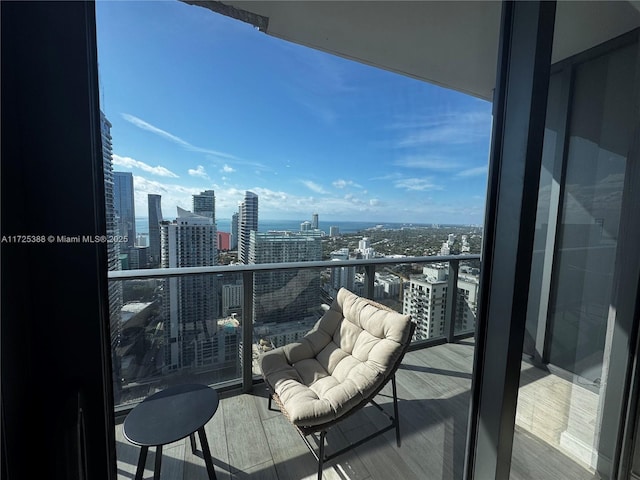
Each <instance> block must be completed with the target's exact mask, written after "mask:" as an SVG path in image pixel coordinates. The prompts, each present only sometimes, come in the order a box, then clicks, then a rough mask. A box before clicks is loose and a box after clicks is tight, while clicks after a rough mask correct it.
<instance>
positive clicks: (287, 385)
mask: <svg viewBox="0 0 640 480" xmlns="http://www.w3.org/2000/svg"><path fill="white" fill-rule="evenodd" d="M410 331H411V318H410V317H409V316H408V315H402V314H400V313H397V312H394V311H389V310H386V309H383V308H378V306H375V305H373V304H372V303H371V302H370V301H369V300H366V299H364V298H362V297H359V296H357V295H355V294H353V293H351V292H349V291H348V290H346V289H344V288H343V289H340V291H339V292H338V295H337V296H336V299H335V300H334V302H333V304H332V305H331V307H330V309H329V310H328V311H327V312H326V313H325V314H324V316H323V317H322V318H321V319H320V320H318V322H317V323H316V324H315V326H314V328H313V329H312V330H311V331H310V332H309V333H308V334H307V335H306V336H305V337H304V338H302V339H301V340H300V341H299V342H296V343H292V344H289V345H285V346H284V347H280V348H276V349H274V350H272V351H270V352H267V353H266V354H264V355H263V356H262V357H260V367H261V368H262V374H263V376H264V378H265V381H266V382H267V383H268V384H269V385H270V386H271V388H272V389H273V391H274V393H276V394H277V395H278V397H279V399H280V402H281V404H282V406H283V407H284V409H285V410H286V412H285V413H286V414H287V416H288V417H289V420H290V421H291V422H292V423H293V424H294V425H297V426H300V427H313V426H315V425H321V424H325V423H328V422H331V421H333V420H336V419H337V418H339V417H340V416H342V415H344V414H345V413H346V412H348V411H349V410H350V409H351V408H353V407H355V406H357V405H359V404H360V403H362V401H363V400H368V399H369V397H370V396H371V395H372V394H373V393H375V392H376V391H377V389H378V388H379V387H380V385H381V384H382V383H383V382H386V380H387V379H388V378H389V374H390V373H391V371H392V370H393V369H394V367H395V365H396V364H397V362H398V361H400V360H401V359H400V357H401V355H402V354H403V352H404V346H405V345H406V344H407V342H409V341H410V340H411V339H410V338H409V337H410Z"/></svg>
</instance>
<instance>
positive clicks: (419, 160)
mask: <svg viewBox="0 0 640 480" xmlns="http://www.w3.org/2000/svg"><path fill="white" fill-rule="evenodd" d="M394 165H396V166H398V167H406V168H422V169H426V170H438V171H444V170H453V169H456V168H458V167H459V166H460V164H459V163H458V162H456V161H455V160H451V159H449V158H443V157H432V156H428V155H424V156H420V155H409V156H406V157H404V158H400V159H398V160H396V161H395V162H394Z"/></svg>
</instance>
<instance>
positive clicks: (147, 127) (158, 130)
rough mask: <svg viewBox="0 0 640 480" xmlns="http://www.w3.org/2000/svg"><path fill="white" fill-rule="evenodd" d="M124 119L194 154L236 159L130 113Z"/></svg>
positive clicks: (123, 115)
mask: <svg viewBox="0 0 640 480" xmlns="http://www.w3.org/2000/svg"><path fill="white" fill-rule="evenodd" d="M121 115H122V118H124V119H125V120H126V121H127V122H129V123H131V124H132V125H135V126H136V127H138V128H141V129H142V130H146V131H148V132H151V133H154V134H156V135H158V136H160V137H162V138H165V139H167V140H170V141H172V142H174V143H177V144H178V145H180V146H181V147H183V148H185V149H187V150H190V151H192V152H199V153H206V154H209V155H214V156H216V157H222V158H229V159H235V158H236V157H234V156H233V155H231V154H229V153H225V152H220V151H217V150H210V149H208V148H201V147H196V146H195V145H192V144H190V143H189V142H187V141H186V140H183V139H182V138H180V137H178V136H176V135H173V134H171V133H169V132H167V131H166V130H162V129H161V128H158V127H156V126H154V125H151V124H150V123H148V122H145V121H144V120H142V119H141V118H138V117H136V116H134V115H130V114H128V113H122V114H121Z"/></svg>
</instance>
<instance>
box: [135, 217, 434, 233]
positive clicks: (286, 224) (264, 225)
mask: <svg viewBox="0 0 640 480" xmlns="http://www.w3.org/2000/svg"><path fill="white" fill-rule="evenodd" d="M304 221H305V220H258V231H259V232H267V231H269V230H290V231H293V232H297V231H299V230H300V224H301V223H302V222H304ZM308 221H311V219H309V220H308ZM216 224H217V225H218V230H219V231H221V232H231V219H230V218H219V219H217V221H216ZM431 225H432V224H431V223H393V222H387V223H375V222H349V221H335V222H333V221H330V220H327V221H322V220H319V222H318V227H319V228H320V230H322V231H324V232H325V233H326V234H327V235H328V234H329V227H334V226H335V227H338V229H339V231H340V233H358V232H360V231H364V230H366V229H369V228H376V227H377V228H384V229H394V230H396V229H400V228H402V227H428V226H431ZM136 233H149V219H148V218H146V217H136Z"/></svg>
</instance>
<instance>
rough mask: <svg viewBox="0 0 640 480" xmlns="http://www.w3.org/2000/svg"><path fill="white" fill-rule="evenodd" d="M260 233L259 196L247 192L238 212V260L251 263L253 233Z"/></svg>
mask: <svg viewBox="0 0 640 480" xmlns="http://www.w3.org/2000/svg"><path fill="white" fill-rule="evenodd" d="M257 231H258V195H256V194H255V193H253V192H249V191H247V192H245V194H244V201H243V202H242V204H241V205H240V208H239V210H238V235H239V238H238V260H239V261H240V262H241V263H245V264H246V263H249V245H250V242H251V232H257Z"/></svg>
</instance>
